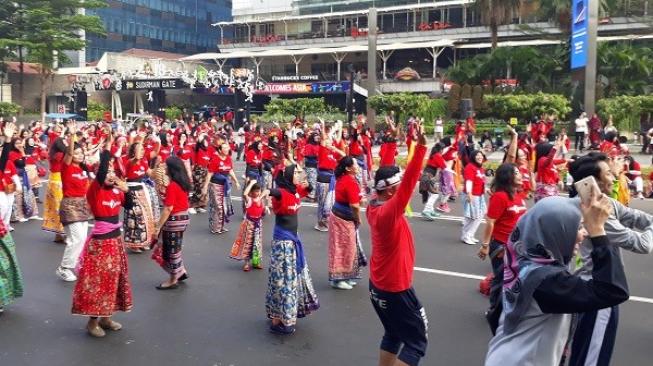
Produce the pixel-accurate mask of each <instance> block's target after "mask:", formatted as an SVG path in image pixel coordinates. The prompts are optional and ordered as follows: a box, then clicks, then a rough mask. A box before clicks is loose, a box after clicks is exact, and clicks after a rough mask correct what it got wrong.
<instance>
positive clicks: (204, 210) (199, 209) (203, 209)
mask: <svg viewBox="0 0 653 366" xmlns="http://www.w3.org/2000/svg"><path fill="white" fill-rule="evenodd" d="M197 212H199V213H206V209H205V208H202V207H200V208H198V209H197Z"/></svg>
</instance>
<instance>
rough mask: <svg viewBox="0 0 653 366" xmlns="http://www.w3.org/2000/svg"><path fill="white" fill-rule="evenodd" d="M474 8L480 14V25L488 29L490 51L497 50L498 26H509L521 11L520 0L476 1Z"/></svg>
mask: <svg viewBox="0 0 653 366" xmlns="http://www.w3.org/2000/svg"><path fill="white" fill-rule="evenodd" d="M475 4H476V8H477V10H478V12H479V14H481V23H483V25H485V26H487V27H489V28H490V33H491V38H492V49H493V50H494V49H496V48H497V43H498V39H499V36H498V33H499V26H500V25H503V24H510V22H511V21H512V19H513V18H514V16H515V14H518V13H519V11H520V9H521V1H520V0H477V1H476V3H475Z"/></svg>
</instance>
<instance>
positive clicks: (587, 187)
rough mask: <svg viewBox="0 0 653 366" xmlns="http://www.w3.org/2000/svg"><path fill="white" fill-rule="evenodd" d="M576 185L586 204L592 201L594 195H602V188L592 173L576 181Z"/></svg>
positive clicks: (581, 199)
mask: <svg viewBox="0 0 653 366" xmlns="http://www.w3.org/2000/svg"><path fill="white" fill-rule="evenodd" d="M574 187H575V188H576V192H578V197H580V201H581V202H582V203H583V204H584V205H589V204H590V203H591V202H592V197H600V196H601V189H600V188H599V185H598V184H597V183H596V179H594V177H593V176H591V175H590V176H589V177H585V178H583V179H581V180H579V181H578V182H576V183H574Z"/></svg>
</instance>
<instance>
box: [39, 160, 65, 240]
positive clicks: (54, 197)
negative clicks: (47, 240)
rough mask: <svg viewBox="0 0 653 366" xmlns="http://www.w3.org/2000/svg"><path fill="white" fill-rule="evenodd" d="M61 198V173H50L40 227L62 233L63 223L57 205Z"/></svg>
mask: <svg viewBox="0 0 653 366" xmlns="http://www.w3.org/2000/svg"><path fill="white" fill-rule="evenodd" d="M62 198H63V190H62V187H61V173H50V179H49V180H48V189H47V192H46V194H45V202H44V203H43V225H42V226H41V229H43V230H45V231H51V232H53V233H56V234H60V235H64V231H63V225H62V224H61V220H60V217H59V206H60V205H61V199H62Z"/></svg>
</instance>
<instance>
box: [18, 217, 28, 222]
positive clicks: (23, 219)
mask: <svg viewBox="0 0 653 366" xmlns="http://www.w3.org/2000/svg"><path fill="white" fill-rule="evenodd" d="M27 221H29V219H26V218H24V217H22V218H20V219H18V222H27Z"/></svg>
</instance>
